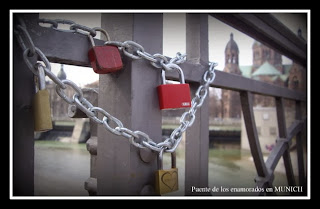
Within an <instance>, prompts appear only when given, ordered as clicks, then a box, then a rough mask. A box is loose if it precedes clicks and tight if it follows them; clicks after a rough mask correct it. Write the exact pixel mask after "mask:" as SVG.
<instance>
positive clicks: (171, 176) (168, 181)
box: [155, 150, 179, 195]
mask: <svg viewBox="0 0 320 209" xmlns="http://www.w3.org/2000/svg"><path fill="white" fill-rule="evenodd" d="M155 176H156V178H155V190H156V194H158V195H163V194H166V193H169V192H174V191H177V190H178V189H179V182H178V168H176V153H175V152H172V153H171V169H167V170H163V150H161V151H160V152H159V155H158V170H157V171H156V172H155Z"/></svg>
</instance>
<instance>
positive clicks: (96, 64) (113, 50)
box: [88, 35, 123, 74]
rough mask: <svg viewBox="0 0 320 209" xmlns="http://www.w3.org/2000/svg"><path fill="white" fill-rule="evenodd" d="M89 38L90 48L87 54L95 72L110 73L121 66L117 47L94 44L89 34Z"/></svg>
mask: <svg viewBox="0 0 320 209" xmlns="http://www.w3.org/2000/svg"><path fill="white" fill-rule="evenodd" d="M89 39H90V43H91V45H92V48H91V49H90V50H89V52H88V56H89V61H90V64H91V66H92V68H93V71H94V72H95V73H98V74H107V73H112V72H115V71H118V70H120V69H121V68H122V67H123V64H122V60H121V56H120V52H119V49H118V47H116V46H110V45H104V46H95V43H94V40H93V37H92V36H91V35H89Z"/></svg>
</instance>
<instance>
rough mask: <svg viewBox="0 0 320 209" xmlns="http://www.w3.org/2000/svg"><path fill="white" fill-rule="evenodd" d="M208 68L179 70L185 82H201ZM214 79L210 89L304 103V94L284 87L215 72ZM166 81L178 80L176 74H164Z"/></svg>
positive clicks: (196, 66)
mask: <svg viewBox="0 0 320 209" xmlns="http://www.w3.org/2000/svg"><path fill="white" fill-rule="evenodd" d="M208 67H209V66H203V65H199V64H193V63H187V62H186V63H183V64H181V68H182V69H183V72H184V77H185V80H186V81H187V82H201V80H202V76H203V73H204V72H205V70H207V69H208ZM215 73H216V78H215V80H214V81H213V84H212V85H211V86H212V87H217V88H223V89H230V90H234V91H250V92H252V93H255V94H261V95H265V96H273V97H283V98H285V99H293V100H298V101H306V94H304V93H301V92H298V91H293V90H290V89H288V88H285V87H281V86H276V85H272V84H269V83H266V82H261V81H257V80H253V79H249V78H246V77H243V76H239V75H236V74H231V73H226V72H223V71H219V70H216V71H215ZM166 77H167V78H168V79H173V80H178V79H179V76H178V74H177V73H176V72H168V73H166Z"/></svg>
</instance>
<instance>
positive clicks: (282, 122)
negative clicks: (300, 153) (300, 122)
mask: <svg viewBox="0 0 320 209" xmlns="http://www.w3.org/2000/svg"><path fill="white" fill-rule="evenodd" d="M276 110H277V119H278V131H279V137H280V138H285V139H286V138H287V135H288V134H287V126H286V119H285V110H284V105H283V99H282V98H280V97H276ZM283 162H284V166H285V170H286V174H287V179H288V184H289V185H290V186H294V185H295V179H294V174H293V169H292V163H291V157H290V151H289V147H287V149H285V150H284V152H283Z"/></svg>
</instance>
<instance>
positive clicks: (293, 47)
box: [210, 13, 307, 67]
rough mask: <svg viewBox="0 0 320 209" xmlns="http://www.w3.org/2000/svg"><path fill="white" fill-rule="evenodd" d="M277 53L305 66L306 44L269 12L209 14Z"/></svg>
mask: <svg viewBox="0 0 320 209" xmlns="http://www.w3.org/2000/svg"><path fill="white" fill-rule="evenodd" d="M210 15H211V16H213V17H215V18H217V19H218V20H220V21H222V22H224V23H226V24H228V25H230V26H232V27H234V28H235V29H237V30H239V31H241V32H243V33H245V34H247V35H249V36H251V37H252V38H254V39H256V40H257V41H260V42H261V43H263V44H265V45H267V46H269V47H271V48H273V49H275V50H276V51H278V52H279V53H281V54H283V55H285V56H286V57H288V58H290V59H292V60H294V62H296V63H298V64H301V65H302V66H304V67H306V66H307V44H306V42H305V41H304V40H302V39H300V38H299V37H298V36H297V35H295V34H294V33H293V32H291V31H289V29H288V28H287V27H286V26H285V25H284V24H282V23H281V22H280V21H279V20H277V19H276V18H275V17H273V16H272V15H271V14H247V13H246V14H240V13H237V14H231V13H228V14H225V13H215V14H210Z"/></svg>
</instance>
